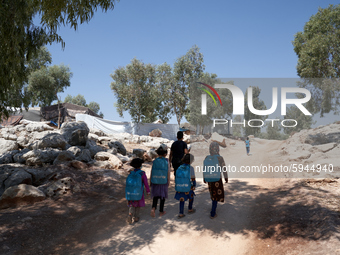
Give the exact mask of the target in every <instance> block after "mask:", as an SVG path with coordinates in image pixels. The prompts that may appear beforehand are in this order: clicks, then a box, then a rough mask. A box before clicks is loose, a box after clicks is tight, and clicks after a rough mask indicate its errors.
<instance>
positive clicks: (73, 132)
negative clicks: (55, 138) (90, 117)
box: [60, 122, 89, 146]
mask: <svg viewBox="0 0 340 255" xmlns="http://www.w3.org/2000/svg"><path fill="white" fill-rule="evenodd" d="M60 132H61V134H62V135H63V136H64V137H65V139H66V141H67V142H68V143H69V144H70V145H74V146H75V145H79V146H85V145H86V141H87V136H88V134H89V128H88V127H87V125H86V123H85V122H67V123H63V124H62V126H61V131H60Z"/></svg>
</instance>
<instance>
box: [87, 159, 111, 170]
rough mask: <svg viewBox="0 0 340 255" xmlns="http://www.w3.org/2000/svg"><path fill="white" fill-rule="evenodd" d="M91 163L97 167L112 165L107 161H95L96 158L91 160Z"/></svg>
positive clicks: (109, 167) (107, 167)
mask: <svg viewBox="0 0 340 255" xmlns="http://www.w3.org/2000/svg"><path fill="white" fill-rule="evenodd" d="M91 164H92V165H93V166H95V167H99V168H104V169H113V166H112V165H111V163H110V162H109V161H97V160H93V161H92V163H91Z"/></svg>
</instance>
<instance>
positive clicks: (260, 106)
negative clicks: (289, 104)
mask: <svg viewBox="0 0 340 255" xmlns="http://www.w3.org/2000/svg"><path fill="white" fill-rule="evenodd" d="M252 88H253V106H254V108H255V109H257V110H266V109H267V107H266V105H265V104H264V102H263V100H261V99H260V98H259V96H260V93H261V89H260V88H259V87H257V86H256V87H255V86H254V87H252ZM267 117H268V116H263V115H256V114H254V113H252V112H251V111H250V110H249V109H248V90H247V91H246V95H245V100H244V119H245V120H246V122H248V121H249V120H252V119H260V120H265V119H266V118H267ZM251 125H253V126H260V125H261V122H260V121H252V122H251ZM244 131H245V135H246V136H248V135H255V136H257V135H258V134H259V133H260V132H261V128H260V127H259V128H257V127H250V126H249V125H246V127H245V128H244Z"/></svg>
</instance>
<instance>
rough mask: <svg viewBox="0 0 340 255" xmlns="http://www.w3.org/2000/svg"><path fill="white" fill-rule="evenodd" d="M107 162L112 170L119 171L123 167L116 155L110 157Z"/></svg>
mask: <svg viewBox="0 0 340 255" xmlns="http://www.w3.org/2000/svg"><path fill="white" fill-rule="evenodd" d="M109 162H110V164H111V166H112V168H113V169H119V168H121V167H122V165H123V162H122V161H121V160H120V159H119V158H118V157H117V156H116V155H111V156H110V158H109Z"/></svg>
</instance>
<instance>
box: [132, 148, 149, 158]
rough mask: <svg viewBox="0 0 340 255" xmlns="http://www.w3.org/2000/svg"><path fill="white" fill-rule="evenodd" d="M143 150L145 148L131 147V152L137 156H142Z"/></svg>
mask: <svg viewBox="0 0 340 255" xmlns="http://www.w3.org/2000/svg"><path fill="white" fill-rule="evenodd" d="M145 152H146V150H143V149H133V151H132V154H135V155H136V157H138V158H143V156H144V153H145Z"/></svg>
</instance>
